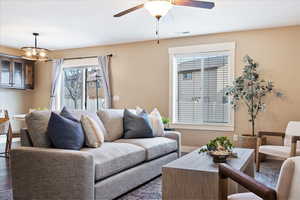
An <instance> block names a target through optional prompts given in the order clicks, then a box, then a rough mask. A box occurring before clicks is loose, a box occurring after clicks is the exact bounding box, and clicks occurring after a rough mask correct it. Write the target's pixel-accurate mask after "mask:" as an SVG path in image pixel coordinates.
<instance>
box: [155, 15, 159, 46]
mask: <svg viewBox="0 0 300 200" xmlns="http://www.w3.org/2000/svg"><path fill="white" fill-rule="evenodd" d="M156 19H157V21H156V36H157V44H159V20H160V17H156Z"/></svg>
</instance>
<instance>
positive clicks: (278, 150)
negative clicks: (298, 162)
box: [259, 145, 300, 158]
mask: <svg viewBox="0 0 300 200" xmlns="http://www.w3.org/2000/svg"><path fill="white" fill-rule="evenodd" d="M259 153H263V154H267V155H271V156H276V157H281V158H289V157H290V153H291V147H289V146H275V145H262V146H260V147H259ZM296 155H300V149H297V151H296Z"/></svg>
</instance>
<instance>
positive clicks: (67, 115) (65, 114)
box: [60, 106, 79, 122]
mask: <svg viewBox="0 0 300 200" xmlns="http://www.w3.org/2000/svg"><path fill="white" fill-rule="evenodd" d="M60 115H61V116H63V117H65V118H68V119H70V120H72V121H74V122H79V120H77V119H76V118H75V117H73V115H72V114H71V112H70V111H69V110H68V109H67V108H66V106H64V107H63V109H62V110H61V112H60Z"/></svg>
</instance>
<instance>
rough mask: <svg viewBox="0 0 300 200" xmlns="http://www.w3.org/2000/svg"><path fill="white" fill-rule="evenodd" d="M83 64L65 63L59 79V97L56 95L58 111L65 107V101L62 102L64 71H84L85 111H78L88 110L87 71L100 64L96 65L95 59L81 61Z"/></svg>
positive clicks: (73, 61) (72, 61)
mask: <svg viewBox="0 0 300 200" xmlns="http://www.w3.org/2000/svg"><path fill="white" fill-rule="evenodd" d="M81 60H82V61H81V62H78V61H75V60H68V61H69V62H65V63H64V64H63V66H62V69H61V70H62V71H61V75H60V78H59V83H58V85H59V87H58V91H57V95H56V108H58V110H60V109H62V105H63V101H62V92H63V91H64V85H63V84H64V81H63V80H64V69H76V68H79V69H84V70H83V83H84V86H83V88H82V89H83V93H82V94H83V97H84V98H83V102H82V104H83V109H78V110H87V102H86V100H87V99H86V97H85V96H86V89H85V88H86V85H85V84H86V73H87V71H86V69H88V68H91V67H96V68H97V66H98V64H96V63H97V62H96V61H95V60H94V59H81Z"/></svg>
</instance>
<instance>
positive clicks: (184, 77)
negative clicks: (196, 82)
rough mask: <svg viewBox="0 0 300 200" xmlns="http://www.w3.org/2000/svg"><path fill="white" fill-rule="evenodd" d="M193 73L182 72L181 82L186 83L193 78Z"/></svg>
mask: <svg viewBox="0 0 300 200" xmlns="http://www.w3.org/2000/svg"><path fill="white" fill-rule="evenodd" d="M192 75H193V73H192V72H183V73H182V80H184V81H187V80H192V78H193V76H192Z"/></svg>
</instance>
